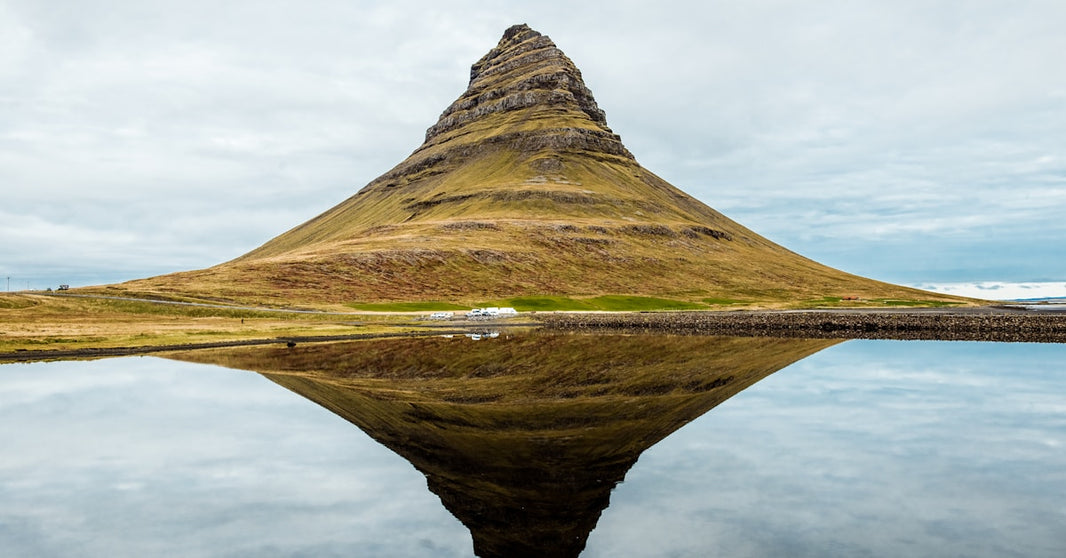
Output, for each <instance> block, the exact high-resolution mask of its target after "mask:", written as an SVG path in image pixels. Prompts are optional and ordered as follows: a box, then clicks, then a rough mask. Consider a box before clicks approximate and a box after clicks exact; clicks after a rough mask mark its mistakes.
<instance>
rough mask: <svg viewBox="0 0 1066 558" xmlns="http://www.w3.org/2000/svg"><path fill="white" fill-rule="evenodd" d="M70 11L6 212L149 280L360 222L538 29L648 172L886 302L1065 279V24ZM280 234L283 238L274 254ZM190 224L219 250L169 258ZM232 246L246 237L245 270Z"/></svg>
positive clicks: (647, 12) (11, 9)
mask: <svg viewBox="0 0 1066 558" xmlns="http://www.w3.org/2000/svg"><path fill="white" fill-rule="evenodd" d="M62 6H63V7H62V8H58V9H57V8H54V7H52V6H47V5H44V4H40V3H35V2H9V3H8V4H5V5H4V7H2V8H0V15H2V17H0V37H3V38H2V39H0V41H2V42H0V47H3V48H0V52H2V54H0V76H2V79H3V81H4V84H5V87H4V90H5V91H4V92H3V93H0V147H2V149H0V184H3V188H4V197H5V204H4V210H5V211H6V212H7V213H10V214H15V215H19V216H22V217H27V216H36V217H39V218H41V219H44V220H46V221H50V222H53V223H58V224H63V225H69V226H71V227H76V228H81V229H95V231H94V232H92V233H90V236H93V235H96V236H97V237H98V238H97V240H96V242H97V244H99V245H101V250H100V251H101V252H105V253H109V254H121V253H122V252H123V251H124V250H126V249H127V247H128V244H127V243H126V242H125V241H124V239H123V237H122V235H121V234H118V232H117V229H118V228H120V227H121V226H127V227H128V230H129V231H130V232H131V234H134V235H137V236H138V237H140V238H142V239H143V241H144V242H145V243H148V244H150V248H148V249H146V250H145V251H144V252H145V253H137V254H133V253H131V254H129V256H128V257H127V258H125V262H123V263H122V264H121V265H122V266H123V267H126V268H128V269H129V273H130V274H131V275H130V277H127V278H133V277H135V276H138V275H142V274H144V273H141V271H144V272H147V271H151V272H152V273H155V272H157V270H160V269H163V268H168V267H170V266H173V265H176V264H177V265H181V266H182V267H184V266H190V267H205V266H209V265H212V264H214V263H218V261H219V260H218V259H217V258H218V256H219V254H222V253H228V251H229V250H231V247H233V246H235V245H239V246H248V247H251V246H254V245H257V244H258V243H260V242H263V241H265V240H267V239H268V238H270V237H272V236H274V235H276V234H278V233H281V232H283V231H284V230H285V229H287V228H289V227H291V226H293V225H295V224H298V223H299V222H301V221H302V220H305V219H307V218H310V217H312V216H314V215H316V214H317V213H319V212H321V211H323V210H325V209H327V208H328V207H330V206H332V205H334V204H335V203H338V202H339V201H341V200H343V199H344V198H346V197H348V196H349V195H351V194H352V193H354V191H355V190H357V189H358V188H359V187H361V186H362V185H363V184H365V183H367V182H369V181H370V180H371V179H372V178H374V177H376V176H377V175H379V174H381V173H383V172H385V171H386V170H388V169H389V168H390V167H391V166H392V165H393V164H395V163H397V162H399V161H400V160H402V159H403V157H405V156H406V155H407V154H409V153H410V152H411V151H412V150H413V149H414V148H415V147H417V145H418V144H419V143H420V142H421V139H422V134H423V133H424V131H425V128H427V127H428V126H429V125H431V124H432V123H433V122H434V121H435V120H436V118H437V116H438V115H439V113H440V111H441V110H443V109H444V107H445V106H447V104H448V103H450V102H451V101H452V100H453V99H454V98H455V97H456V96H458V95H459V94H460V93H461V92H462V90H463V89H464V88H465V85H466V78H467V70H468V67H469V65H470V64H471V63H472V62H473V61H475V60H476V59H477V58H478V57H480V56H481V55H482V54H483V53H484V52H485V51H487V50H488V49H489V48H490V47H491V46H492V45H493V44H494V43H495V41H496V40H497V39H498V37H499V34H500V33H501V32H502V30H503V29H504V28H505V27H506V26H507V25H510V24H512V23H517V22H521V21H526V22H528V23H530V24H531V25H532V26H533V27H534V28H537V29H539V30H541V31H543V32H545V33H547V34H549V35H551V36H552V38H553V39H554V40H555V41H556V42H557V43H558V44H559V45H560V47H561V48H562V49H563V50H564V51H566V52H567V53H568V54H569V55H570V56H571V58H573V59H574V60H575V62H576V63H577V64H578V66H579V67H580V68H582V71H583V73H584V75H585V78H586V81H587V82H588V84H589V86H590V87H591V88H592V90H593V91H594V92H595V94H596V96H597V99H598V101H599V103H600V105H601V106H602V107H603V108H604V109H605V110H606V111H607V115H608V121H609V122H610V124H611V125H612V127H613V128H614V129H615V131H616V132H619V133H620V134H621V135H622V137H623V140H624V141H625V142H626V144H627V145H628V146H629V148H630V149H631V150H632V151H633V152H634V153H635V154H636V155H637V157H638V159H639V160H640V161H641V162H642V163H643V164H644V165H645V166H647V167H648V168H649V169H651V170H652V171H654V172H656V173H657V174H660V175H662V176H663V177H664V178H666V179H667V180H670V181H671V182H673V183H674V184H675V185H677V186H679V187H681V188H682V189H685V190H686V191H689V192H690V193H692V194H694V195H696V196H697V197H698V198H700V199H701V200H703V201H705V202H706V203H708V204H709V205H712V206H713V207H716V208H718V209H720V210H722V211H724V212H725V213H726V214H727V215H730V216H731V217H734V218H736V219H737V220H739V221H740V222H742V223H744V224H747V225H749V226H751V227H752V228H754V229H755V230H756V231H757V232H761V233H765V234H767V235H768V236H770V237H771V238H774V239H775V240H777V241H780V242H783V243H784V244H786V245H788V246H790V247H791V248H793V249H797V250H799V251H801V252H804V253H806V254H808V255H810V256H812V257H815V258H816V259H820V258H824V257H829V258H837V257H839V260H837V261H835V262H834V263H835V264H836V265H838V266H839V267H844V268H846V269H849V270H858V269H859V268H865V269H871V268H873V269H875V270H876V271H877V273H878V274H879V275H880V276H881V277H882V278H885V273H886V272H892V270H890V269H880V268H878V263H877V262H874V261H871V258H870V256H869V255H868V252H869V250H868V249H866V248H865V247H867V246H871V245H874V244H876V243H884V244H888V245H892V246H903V247H911V249H913V250H933V249H935V248H936V247H937V246H943V248H944V250H943V251H942V258H943V259H950V260H951V262H950V263H948V264H944V265H946V266H949V267H952V268H954V269H958V270H960V273H964V272H965V269H966V268H967V266H969V265H970V264H971V262H972V261H974V260H977V259H980V260H982V261H986V263H985V264H983V265H985V266H986V267H987V268H988V269H987V271H988V272H989V273H993V274H994V273H1011V272H1018V273H1022V274H1025V275H1027V276H1028V277H1027V278H1036V276H1038V275H1043V276H1058V277H1061V276H1064V275H1066V267H1063V266H1066V263H1060V264H1058V267H1055V264H1054V261H1055V260H1056V258H1054V257H1050V258H1049V257H1044V258H1039V260H1038V258H1037V255H1038V254H1051V255H1052V256H1055V255H1058V256H1061V257H1058V258H1057V260H1058V261H1060V262H1066V254H1063V252H1062V250H1063V248H1062V247H1061V245H1062V243H1061V239H1062V238H1063V233H1064V232H1066V231H1063V229H1062V225H1060V224H1059V222H1060V221H1061V219H1060V218H1059V216H1061V215H1062V214H1063V213H1066V160H1064V159H1063V158H1062V156H1061V153H1060V152H1061V145H1064V144H1066V103H1063V102H1062V101H1063V99H1066V70H1063V69H1062V66H1061V64H1059V63H1058V58H1057V57H1056V56H1055V54H1054V53H1057V52H1062V51H1064V50H1066V37H1064V36H1063V35H1062V33H1061V32H1060V30H1059V28H1058V27H1059V26H1058V25H1057V24H1056V22H1061V21H1063V20H1066V7H1063V6H1062V5H1060V4H1059V3H1054V2H1023V3H1021V4H1007V3H982V4H973V5H969V6H968V7H967V10H965V11H960V10H958V9H957V8H954V7H951V6H950V5H948V4H941V3H932V4H930V3H927V2H896V3H889V4H886V3H883V2H853V3H848V4H846V5H841V4H839V3H828V2H826V3H804V4H794V3H788V2H749V3H731V2H711V3H695V2H692V3H690V2H656V3H654V4H651V5H649V4H647V3H640V2H622V3H611V4H610V5H593V4H591V3H586V4H581V5H579V6H574V5H573V4H572V3H563V2H535V3H534V2H518V3H511V4H508V5H499V4H498V3H492V2H480V1H466V2H457V3H454V4H450V5H448V6H443V5H439V4H435V3H428V2H396V3H389V4H379V3H374V2H355V3H351V2H328V1H323V2H307V3H285V2H282V3H276V4H270V5H267V6H263V5H262V4H261V3H252V2H228V3H225V4H222V5H217V4H214V3H207V2H195V1H194V2H187V3H183V4H182V5H181V7H178V6H176V5H172V4H166V3H163V4H152V3H140V2H128V3H113V2H109V3H106V4H105V3H93V2H82V3H70V4H63V5H62ZM151 202H155V203H156V205H155V206H153V205H152V203H151ZM94 203H98V204H99V205H98V206H93V204H94ZM100 206H103V207H105V208H106V209H101V208H100ZM83 207H84V208H86V210H81V208H83ZM270 207H275V208H281V207H283V208H286V214H287V216H286V217H285V219H284V220H285V223H284V224H283V225H282V224H279V225H280V226H277V227H276V228H271V225H270V224H268V223H262V224H261V225H259V226H256V224H255V223H256V222H258V218H259V217H260V216H261V215H263V212H269V211H271V210H270V209H268V208H270ZM42 208H43V209H42ZM178 211H180V212H181V215H180V217H179V216H178ZM274 211H278V210H276V209H275V210H274ZM240 213H244V214H245V217H244V218H241V217H239V216H238V214H240ZM101 216H106V219H105V220H106V221H107V222H109V223H111V224H112V227H106V226H104V227H101V226H100V225H98V224H97V222H98V221H100V220H101V219H102V217H101ZM171 219H176V220H180V221H182V222H185V223H190V222H191V221H195V222H196V227H197V228H198V229H199V230H200V231H202V232H201V233H200V234H199V235H197V234H196V233H193V234H192V235H190V236H186V237H180V236H174V235H171V234H168V233H158V232H156V231H153V230H152V229H153V228H154V227H156V226H157V225H158V224H159V223H166V222H167V221H169V220H171ZM234 221H238V222H244V223H246V224H247V227H246V228H245V229H244V230H245V231H246V233H245V234H241V235H239V236H240V239H239V241H238V242H236V243H235V242H233V239H232V234H233V231H232V229H233V227H230V226H228V225H227V224H226V223H227V222H234ZM12 226H13V225H12V224H10V223H9V226H8V228H9V229H10V228H11V227H12ZM959 227H962V228H963V229H964V230H965V231H968V232H972V233H973V234H974V235H975V236H985V237H1013V238H1017V239H1021V240H1024V243H1025V245H1026V246H1027V248H1023V250H1029V256H1031V257H1030V259H1029V260H1027V263H1024V265H1023V268H1024V269H1021V270H1019V269H1018V268H1017V265H1018V261H1017V259H1012V257H1011V256H1010V255H1008V254H1004V253H1002V252H989V251H983V250H980V249H978V248H977V247H976V246H969V245H967V246H964V245H963V244H959V243H957V242H956V243H954V244H952V243H951V241H950V240H944V241H942V240H941V239H940V237H941V236H946V237H950V236H951V235H952V234H954V233H953V232H952V231H957V230H958V229H959ZM54 231H55V232H56V233H57V234H58V232H59V230H58V229H54ZM13 234H16V235H17V234H18V233H17V231H16V232H14V233H13ZM17 238H18V237H17V236H16V239H17ZM813 238H817V239H818V241H817V242H811V241H809V240H805V239H813ZM62 240H63V237H61V236H57V237H53V241H55V242H61V241H62ZM192 241H195V242H201V241H203V242H206V243H207V245H206V246H203V247H201V248H198V249H193V248H190V247H189V246H187V245H185V244H187V243H189V242H192ZM942 242H943V243H944V244H940V243H942ZM183 243H185V244H183ZM929 243H932V244H933V246H932V247H928V246H921V247H920V246H917V245H918V244H929ZM24 244H25V242H22V243H20V242H19V241H17V240H16V241H14V242H8V243H6V244H4V245H2V246H0V273H4V274H20V273H21V274H33V273H38V272H44V271H45V270H49V269H56V268H58V267H59V264H58V262H57V260H55V259H48V258H45V257H43V256H39V257H35V258H28V257H27V256H26V255H25V253H23V252H19V250H20V248H19V246H20V245H24ZM103 245H108V246H109V247H108V248H104V247H103ZM822 245H835V246H836V247H834V248H831V249H830V250H829V251H825V252H823V251H819V250H817V248H818V246H822ZM812 247H813V248H815V252H813V253H810V252H807V250H808V249H810V248H812ZM190 252H198V253H200V254H201V255H200V256H199V257H191V258H189V259H181V260H180V261H178V260H177V259H175V258H173V257H171V256H170V255H171V254H175V253H190ZM153 254H154V255H153ZM108 257H113V256H108ZM120 257H121V256H120ZM127 264H128V265H127ZM119 265H120V264H119V263H118V262H115V261H103V260H94V259H89V258H85V259H84V260H82V261H81V262H80V263H78V265H77V268H78V269H80V270H81V272H82V273H85V274H92V273H94V272H96V271H98V270H99V269H100V268H115V267H117V266H119ZM169 270H174V269H169ZM997 270H998V271H997ZM901 273H903V274H904V277H903V278H904V279H908V280H910V281H922V280H943V279H945V277H943V276H942V275H938V273H940V272H939V271H937V270H935V269H933V270H929V272H928V274H925V275H923V273H922V270H921V269H909V270H907V271H902V270H901ZM975 273H976V270H975ZM982 278H983V277H982ZM1022 278H1023V279H1024V278H1026V277H1022ZM896 279H897V280H898V279H899V277H896Z"/></svg>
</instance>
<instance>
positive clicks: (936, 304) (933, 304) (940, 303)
mask: <svg viewBox="0 0 1066 558" xmlns="http://www.w3.org/2000/svg"><path fill="white" fill-rule="evenodd" d="M874 302H879V303H881V304H884V305H885V306H920V307H923V308H942V307H944V306H959V305H961V304H963V303H962V302H948V301H945V300H898V299H878V300H875V301H874Z"/></svg>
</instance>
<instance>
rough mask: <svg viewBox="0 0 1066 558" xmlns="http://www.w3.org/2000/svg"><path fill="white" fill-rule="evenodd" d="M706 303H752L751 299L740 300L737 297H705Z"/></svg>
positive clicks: (724, 304)
mask: <svg viewBox="0 0 1066 558" xmlns="http://www.w3.org/2000/svg"><path fill="white" fill-rule="evenodd" d="M703 303H704V304H710V305H712V306H730V305H733V304H751V301H749V300H738V299H735V298H705V299H703Z"/></svg>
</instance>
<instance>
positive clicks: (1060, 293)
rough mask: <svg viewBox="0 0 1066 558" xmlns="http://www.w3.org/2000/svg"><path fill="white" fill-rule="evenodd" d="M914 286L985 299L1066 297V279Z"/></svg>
mask: <svg viewBox="0 0 1066 558" xmlns="http://www.w3.org/2000/svg"><path fill="white" fill-rule="evenodd" d="M914 286H915V287H917V288H919V289H926V290H930V291H937V292H941V293H947V294H953V295H959V296H969V297H974V298H983V299H986V300H1028V299H1043V298H1066V281H1053V282H1028V283H1007V282H1003V281H978V282H972V283H923V284H917V285H914Z"/></svg>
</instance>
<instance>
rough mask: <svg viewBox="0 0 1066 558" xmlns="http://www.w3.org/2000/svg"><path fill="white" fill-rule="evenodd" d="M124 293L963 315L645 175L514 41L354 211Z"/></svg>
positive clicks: (581, 89)
mask: <svg viewBox="0 0 1066 558" xmlns="http://www.w3.org/2000/svg"><path fill="white" fill-rule="evenodd" d="M121 288H122V289H126V290H130V291H137V292H151V293H157V294H178V293H181V294H190V293H192V294H197V295H199V296H203V297H210V298H220V299H227V300H235V301H241V302H260V303H272V304H284V303H292V302H293V301H300V302H303V303H347V302H354V301H358V302H388V301H429V300H436V301H449V302H471V301H479V300H489V299H501V298H507V297H516V296H541V295H567V296H574V297H583V296H596V295H602V294H620V295H623V294H624V295H644V296H658V297H667V298H674V299H681V300H702V299H707V298H710V299H729V300H740V301H744V302H752V303H762V304H769V305H774V304H791V303H794V302H796V301H800V300H811V299H814V300H817V299H822V298H824V297H838V298H839V297H862V298H866V299H889V298H891V299H897V300H929V299H934V300H957V299H952V298H951V297H944V296H938V295H934V294H932V293H924V292H921V291H916V290H913V289H906V288H903V287H899V286H895V285H889V284H886V283H881V282H877V281H872V280H869V279H865V278H861V277H857V276H854V275H850V274H846V273H843V272H841V271H838V270H835V269H831V268H828V267H826V266H823V265H821V264H819V263H817V262H814V261H812V260H809V259H807V258H804V257H802V256H799V255H797V254H795V253H793V252H791V251H789V250H787V249H785V248H783V247H781V246H779V245H777V244H774V243H773V242H770V241H769V240H767V239H765V238H763V237H761V236H759V235H757V234H755V233H754V232H752V231H750V230H748V229H746V228H745V227H743V226H741V225H740V224H738V223H736V222H734V221H732V220H730V219H728V218H727V217H725V216H724V215H722V214H721V213H719V212H717V211H715V210H714V209H712V208H710V207H708V206H707V205H705V204H703V203H702V202H700V201H698V200H696V199H695V198H692V197H691V196H689V195H687V194H685V193H684V192H682V191H681V190H679V189H677V188H675V187H673V186H672V185H670V184H668V183H667V182H666V181H664V180H662V179H661V178H659V177H657V176H655V175H654V174H653V173H651V172H649V171H647V170H646V169H644V168H643V167H641V166H640V165H639V164H638V163H637V161H636V160H635V159H634V157H633V155H632V154H631V153H630V152H629V151H628V150H627V149H626V148H625V147H624V146H623V145H622V143H621V140H620V138H619V137H618V136H617V135H615V134H614V133H613V132H612V131H611V129H610V128H609V127H607V124H606V117H605V115H604V113H603V111H602V110H600V109H599V107H598V106H597V105H596V102H595V100H594V99H593V97H592V93H591V91H589V90H588V88H587V87H585V85H584V82H583V80H582V78H581V73H580V71H579V70H578V69H577V68H576V67H575V66H574V64H573V63H572V62H571V61H570V59H569V58H567V57H566V56H565V55H564V54H563V53H562V52H561V51H560V50H559V49H558V48H557V47H556V46H555V45H554V43H552V42H551V40H550V39H548V37H546V36H543V35H541V34H539V33H537V32H536V31H533V30H531V29H529V28H528V27H526V26H524V25H521V26H515V27H512V28H511V29H508V30H507V32H506V33H505V34H504V37H503V39H501V41H500V44H499V45H497V47H496V48H494V49H492V50H491V51H490V52H489V53H488V54H486V55H485V57H484V58H482V59H481V60H479V61H478V62H477V63H475V64H474V65H473V67H472V69H471V81H470V85H469V87H468V89H467V91H466V92H465V93H464V94H463V95H462V96H461V97H460V98H459V99H457V100H456V101H455V102H454V103H453V104H452V105H451V106H449V107H448V108H447V109H446V110H445V111H444V113H443V114H442V115H441V117H440V120H439V121H438V122H437V124H435V125H434V126H432V127H430V128H429V130H428V131H427V133H426V140H425V143H423V145H422V146H421V147H419V148H418V149H417V150H416V151H415V152H414V153H412V155H411V156H410V157H408V158H407V159H406V160H404V161H403V162H401V163H400V164H399V165H397V166H396V167H395V168H393V169H392V170H390V171H389V172H387V173H385V174H384V175H382V176H381V177H379V178H377V179H375V180H374V181H372V182H371V183H370V184H368V185H367V186H366V187H365V188H363V189H362V190H360V191H359V192H358V193H356V194H355V195H354V196H352V197H350V198H349V199H347V200H345V201H343V202H342V203H340V204H338V205H337V206H335V207H333V208H332V209H329V210H328V211H326V212H325V213H323V214H321V215H319V216H318V217H315V218H314V219H312V220H310V221H308V222H307V223H304V224H303V225H300V226H298V227H296V228H294V229H292V230H290V231H288V232H286V233H284V234H282V235H280V236H278V237H276V238H274V239H273V240H271V241H269V242H267V243H266V244H264V245H263V246H261V247H259V248H257V249H255V250H253V251H251V252H249V253H248V254H246V255H244V256H242V257H240V258H237V259H236V260H233V261H230V262H226V263H224V264H221V265H218V266H215V267H212V268H209V269H205V270H199V271H190V272H183V273H177V274H172V275H166V276H161V277H155V278H151V279H146V280H141V281H134V282H130V283H127V284H124V285H122V286H121Z"/></svg>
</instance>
